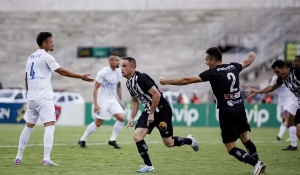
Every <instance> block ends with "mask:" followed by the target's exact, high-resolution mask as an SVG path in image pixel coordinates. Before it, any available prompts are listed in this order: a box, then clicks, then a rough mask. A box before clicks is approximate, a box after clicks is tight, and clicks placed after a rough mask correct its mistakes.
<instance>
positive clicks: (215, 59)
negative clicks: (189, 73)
mask: <svg viewBox="0 0 300 175" xmlns="http://www.w3.org/2000/svg"><path fill="white" fill-rule="evenodd" d="M205 60H206V64H207V65H208V67H209V68H210V69H211V68H214V67H216V66H217V65H218V64H220V63H222V53H221V51H220V50H219V49H218V48H217V47H211V48H209V49H207V50H206V57H205Z"/></svg>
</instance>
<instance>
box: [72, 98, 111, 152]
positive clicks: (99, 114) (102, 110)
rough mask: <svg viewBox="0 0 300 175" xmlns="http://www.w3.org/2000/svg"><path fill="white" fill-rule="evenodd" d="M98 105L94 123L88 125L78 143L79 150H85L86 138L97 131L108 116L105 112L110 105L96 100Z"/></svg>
mask: <svg viewBox="0 0 300 175" xmlns="http://www.w3.org/2000/svg"><path fill="white" fill-rule="evenodd" d="M98 104H99V105H100V111H99V112H95V113H94V116H95V121H94V122H92V123H90V124H89V126H88V127H87V128H86V130H85V131H84V133H83V135H82V136H81V138H80V139H79V141H78V144H79V146H80V147H81V148H86V140H87V138H88V136H90V135H91V134H93V133H94V132H95V131H96V130H97V128H99V127H100V126H101V125H102V124H103V122H104V119H105V118H106V117H107V116H108V115H109V114H108V113H107V111H108V108H109V105H110V103H108V102H106V103H105V102H104V100H98Z"/></svg>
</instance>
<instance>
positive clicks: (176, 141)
mask: <svg viewBox="0 0 300 175" xmlns="http://www.w3.org/2000/svg"><path fill="white" fill-rule="evenodd" d="M122 76H123V77H125V78H126V79H127V82H126V86H127V88H128V90H129V92H130V94H131V97H132V111H131V117H130V119H129V121H128V124H127V127H126V128H128V127H132V126H133V125H134V118H135V116H136V114H137V112H138V110H139V103H141V104H142V105H143V106H144V111H143V112H142V115H141V116H140V118H139V119H138V121H137V124H136V126H135V131H134V133H133V139H134V141H135V142H136V146H137V148H138V151H139V153H140V155H141V157H142V158H143V160H144V163H145V166H143V167H141V169H140V170H137V172H140V173H146V172H154V167H153V166H152V163H151V161H150V158H149V155H148V146H147V144H146V142H145V141H144V138H145V136H146V135H147V134H150V133H151V131H152V130H153V128H154V127H156V128H158V129H159V132H160V135H161V137H162V140H163V142H164V144H165V145H166V146H167V147H174V146H182V145H190V146H191V147H192V148H193V149H194V151H198V149H199V147H198V143H197V142H196V140H195V139H194V137H193V136H192V135H191V134H189V135H188V136H187V138H182V137H178V136H173V125H172V108H171V106H170V104H169V102H168V100H167V99H166V98H164V97H163V94H162V92H160V91H159V89H158V87H157V85H156V84H155V82H154V81H153V79H152V78H151V77H150V76H149V75H147V74H146V73H141V72H139V71H136V61H135V59H134V58H131V57H126V58H123V62H122Z"/></svg>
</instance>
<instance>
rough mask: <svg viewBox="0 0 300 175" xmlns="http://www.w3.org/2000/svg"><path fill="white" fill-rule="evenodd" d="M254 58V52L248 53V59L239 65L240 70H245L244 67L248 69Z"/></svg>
mask: <svg viewBox="0 0 300 175" xmlns="http://www.w3.org/2000/svg"><path fill="white" fill-rule="evenodd" d="M255 58H256V54H255V53H254V52H250V53H249V54H248V57H247V58H246V59H244V60H243V61H242V62H241V63H240V64H241V65H242V70H243V69H245V68H246V67H249V66H250V65H251V64H252V63H253V61H254V60H255ZM242 70H241V71H242Z"/></svg>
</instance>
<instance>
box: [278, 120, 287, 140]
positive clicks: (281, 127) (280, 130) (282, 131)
mask: <svg viewBox="0 0 300 175" xmlns="http://www.w3.org/2000/svg"><path fill="white" fill-rule="evenodd" d="M285 131H286V126H285V125H284V124H283V123H281V125H280V129H279V134H278V137H280V138H282V136H283V134H284V132H285Z"/></svg>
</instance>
